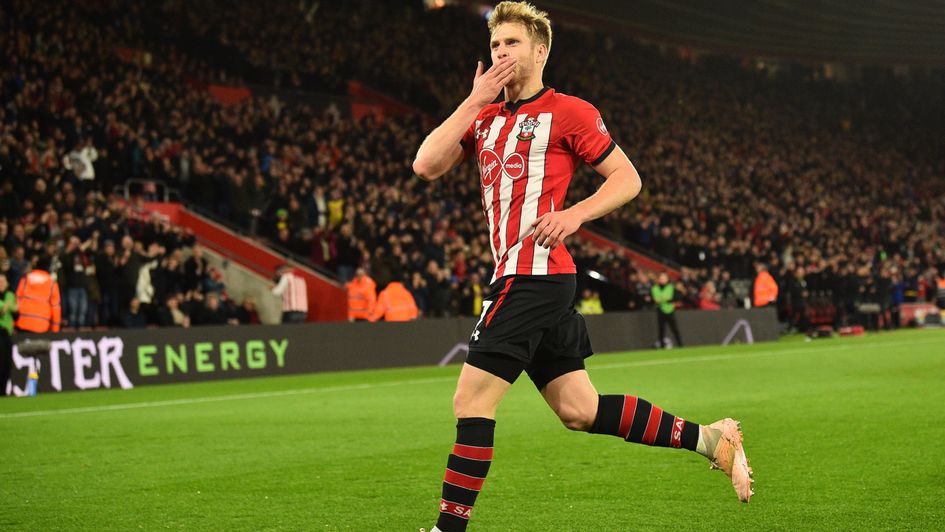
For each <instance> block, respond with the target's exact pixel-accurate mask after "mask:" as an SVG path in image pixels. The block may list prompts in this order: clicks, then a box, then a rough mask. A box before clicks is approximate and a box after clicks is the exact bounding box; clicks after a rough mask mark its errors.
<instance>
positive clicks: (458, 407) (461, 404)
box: [453, 390, 483, 419]
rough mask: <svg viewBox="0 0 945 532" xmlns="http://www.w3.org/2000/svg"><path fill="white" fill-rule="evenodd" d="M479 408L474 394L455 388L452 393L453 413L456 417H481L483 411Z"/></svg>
mask: <svg viewBox="0 0 945 532" xmlns="http://www.w3.org/2000/svg"><path fill="white" fill-rule="evenodd" d="M480 410H481V408H479V407H478V405H477V401H476V397H475V396H474V394H471V393H468V392H466V391H464V390H456V393H455V394H453V415H454V416H456V419H462V418H467V417H481V416H482V415H483V413H482V412H481V411H480Z"/></svg>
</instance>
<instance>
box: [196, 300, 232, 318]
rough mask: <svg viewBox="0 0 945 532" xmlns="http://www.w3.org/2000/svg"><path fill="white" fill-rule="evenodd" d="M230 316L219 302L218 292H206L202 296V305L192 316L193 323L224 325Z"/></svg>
mask: <svg viewBox="0 0 945 532" xmlns="http://www.w3.org/2000/svg"><path fill="white" fill-rule="evenodd" d="M227 323H230V316H229V315H228V313H227V311H226V309H225V308H224V307H223V305H221V304H220V294H218V293H216V292H208V293H207V295H206V296H205V297H204V306H203V307H202V308H201V309H200V310H198V311H197V312H196V314H195V316H194V325H226V324H227Z"/></svg>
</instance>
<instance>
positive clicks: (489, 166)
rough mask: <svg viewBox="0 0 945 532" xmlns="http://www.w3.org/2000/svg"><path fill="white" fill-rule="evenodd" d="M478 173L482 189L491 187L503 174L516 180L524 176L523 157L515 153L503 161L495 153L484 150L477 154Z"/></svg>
mask: <svg viewBox="0 0 945 532" xmlns="http://www.w3.org/2000/svg"><path fill="white" fill-rule="evenodd" d="M479 173H480V174H481V176H482V186H483V187H484V188H489V187H491V186H492V185H493V184H494V183H495V182H496V181H497V180H498V179H499V177H500V176H501V175H502V174H503V173H504V174H505V175H507V176H509V177H510V178H512V179H518V178H520V177H522V176H523V175H525V157H523V156H522V154H521V153H518V152H516V153H512V154H511V155H509V156H508V157H506V158H505V160H504V161H503V160H500V159H499V155H498V154H497V153H496V152H494V151H492V150H490V149H488V148H486V149H484V150H482V151H481V152H479Z"/></svg>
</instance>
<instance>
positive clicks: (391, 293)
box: [371, 281, 419, 321]
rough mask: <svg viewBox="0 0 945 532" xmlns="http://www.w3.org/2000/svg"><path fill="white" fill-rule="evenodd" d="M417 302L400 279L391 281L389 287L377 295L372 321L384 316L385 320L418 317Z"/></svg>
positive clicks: (402, 319) (403, 319) (408, 319)
mask: <svg viewBox="0 0 945 532" xmlns="http://www.w3.org/2000/svg"><path fill="white" fill-rule="evenodd" d="M418 315H419V312H418V311H417V303H416V302H415V301H414V300H413V294H411V293H410V291H409V290H407V288H406V287H404V285H403V283H401V282H399V281H391V283H390V284H389V285H387V288H385V289H384V290H382V291H381V293H380V294H379V295H378V296H377V305H375V306H374V314H372V315H371V321H377V320H379V319H381V318H384V321H410V320H415V319H417V316H418Z"/></svg>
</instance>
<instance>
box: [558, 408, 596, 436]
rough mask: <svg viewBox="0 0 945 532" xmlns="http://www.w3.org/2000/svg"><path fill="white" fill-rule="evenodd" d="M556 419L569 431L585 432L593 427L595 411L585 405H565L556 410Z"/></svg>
mask: <svg viewBox="0 0 945 532" xmlns="http://www.w3.org/2000/svg"><path fill="white" fill-rule="evenodd" d="M556 413H557V414H558V419H560V420H561V423H563V424H564V426H565V427H567V428H568V429H569V430H576V431H581V432H587V431H589V430H591V427H592V426H594V419H595V418H596V417H597V411H596V410H595V409H593V408H592V407H591V406H586V405H565V406H561V407H559V408H558V409H557V411H556Z"/></svg>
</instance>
